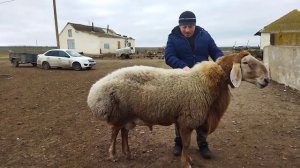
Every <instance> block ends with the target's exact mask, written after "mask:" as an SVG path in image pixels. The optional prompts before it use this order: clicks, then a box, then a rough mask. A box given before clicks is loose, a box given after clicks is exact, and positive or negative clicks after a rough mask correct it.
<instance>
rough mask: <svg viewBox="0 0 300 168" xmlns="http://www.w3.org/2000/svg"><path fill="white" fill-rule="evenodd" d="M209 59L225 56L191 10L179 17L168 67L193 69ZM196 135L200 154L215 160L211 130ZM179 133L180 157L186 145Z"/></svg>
mask: <svg viewBox="0 0 300 168" xmlns="http://www.w3.org/2000/svg"><path fill="white" fill-rule="evenodd" d="M209 56H210V57H211V58H212V59H213V60H214V61H215V60H216V59H217V58H219V57H221V56H223V52H222V51H221V50H220V49H219V48H218V47H217V46H216V44H215V42H214V40H213V38H212V37H211V36H210V34H209V33H208V32H207V31H205V30H204V29H203V28H201V27H199V26H196V16H195V14H194V13H193V12H191V11H185V12H183V13H182V14H181V15H180V16H179V25H178V26H176V27H174V29H173V30H172V32H171V34H170V35H169V37H168V42H167V46H166V49H165V61H166V64H168V65H169V66H171V67H172V68H182V69H184V70H189V69H190V68H192V67H193V66H194V65H195V64H196V63H199V62H201V61H207V60H208V57H209ZM196 132H197V144H198V147H199V151H200V154H201V155H202V157H203V158H205V159H211V157H212V153H211V151H210V150H209V148H208V143H207V141H206V137H207V130H206V129H205V128H204V127H199V128H197V129H196ZM175 134H176V137H175V139H174V141H175V146H174V149H173V154H174V155H175V156H179V155H180V154H181V149H182V143H181V137H180V134H179V128H178V125H177V124H175Z"/></svg>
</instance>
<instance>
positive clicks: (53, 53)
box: [45, 51, 59, 57]
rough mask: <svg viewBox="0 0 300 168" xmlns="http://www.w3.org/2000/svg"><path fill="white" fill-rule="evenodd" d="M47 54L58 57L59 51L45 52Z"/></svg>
mask: <svg viewBox="0 0 300 168" xmlns="http://www.w3.org/2000/svg"><path fill="white" fill-rule="evenodd" d="M45 55H46V56H55V57H58V56H59V55H58V51H49V52H47V53H46V54H45Z"/></svg>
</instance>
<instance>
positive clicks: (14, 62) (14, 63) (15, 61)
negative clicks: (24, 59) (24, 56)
mask: <svg viewBox="0 0 300 168" xmlns="http://www.w3.org/2000/svg"><path fill="white" fill-rule="evenodd" d="M12 65H13V66H14V67H19V62H18V61H17V60H16V59H13V60H12Z"/></svg>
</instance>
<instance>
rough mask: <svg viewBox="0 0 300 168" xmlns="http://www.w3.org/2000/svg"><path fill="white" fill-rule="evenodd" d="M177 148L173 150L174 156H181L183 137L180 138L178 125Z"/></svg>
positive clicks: (176, 132) (176, 127) (176, 133)
mask: <svg viewBox="0 0 300 168" xmlns="http://www.w3.org/2000/svg"><path fill="white" fill-rule="evenodd" d="M175 135H176V137H175V139H174V142H175V146H174V148H173V155H174V156H180V155H181V151H182V142H181V137H180V133H179V126H178V124H175Z"/></svg>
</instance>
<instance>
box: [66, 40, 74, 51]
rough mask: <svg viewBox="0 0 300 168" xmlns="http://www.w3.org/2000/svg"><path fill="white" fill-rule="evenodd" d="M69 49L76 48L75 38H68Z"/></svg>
mask: <svg viewBox="0 0 300 168" xmlns="http://www.w3.org/2000/svg"><path fill="white" fill-rule="evenodd" d="M67 43H68V49H75V40H74V39H68V40H67Z"/></svg>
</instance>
